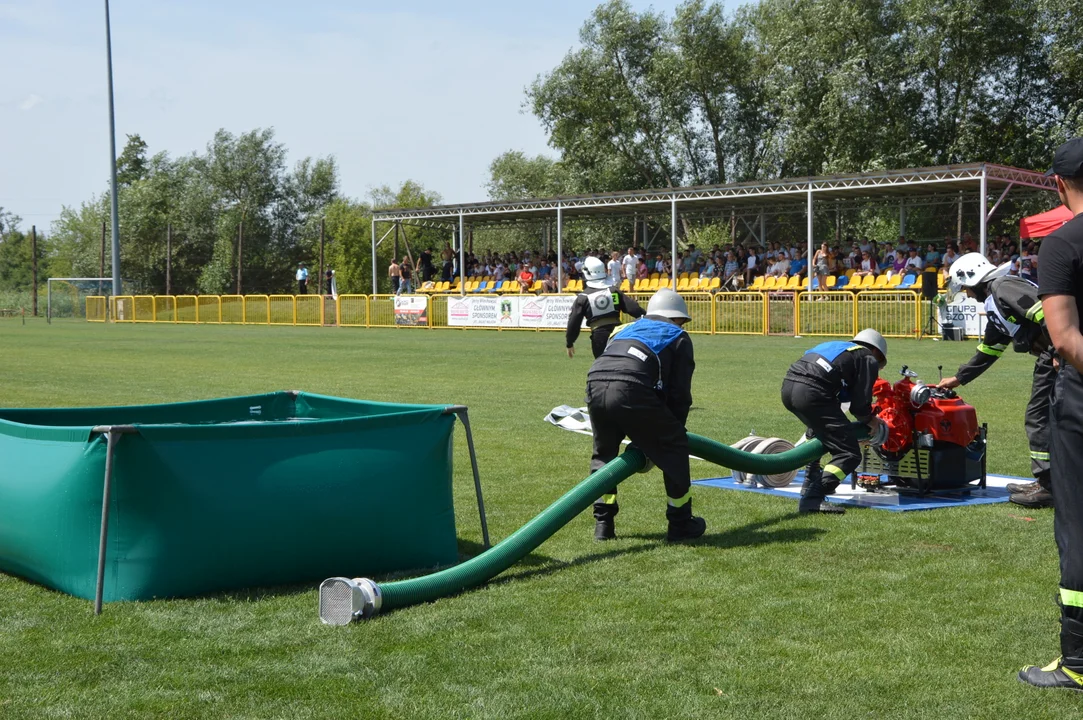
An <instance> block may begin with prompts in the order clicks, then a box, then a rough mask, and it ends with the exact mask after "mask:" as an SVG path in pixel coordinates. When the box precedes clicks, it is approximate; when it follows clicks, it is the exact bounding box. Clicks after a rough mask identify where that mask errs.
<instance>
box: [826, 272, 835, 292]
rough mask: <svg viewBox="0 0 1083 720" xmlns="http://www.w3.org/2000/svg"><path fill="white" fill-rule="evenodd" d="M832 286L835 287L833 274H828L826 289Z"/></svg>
mask: <svg viewBox="0 0 1083 720" xmlns="http://www.w3.org/2000/svg"><path fill="white" fill-rule="evenodd" d="M833 287H835V276H834V275H828V276H827V289H828V290H830V289H831V288H833Z"/></svg>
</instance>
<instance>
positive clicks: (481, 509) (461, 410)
mask: <svg viewBox="0 0 1083 720" xmlns="http://www.w3.org/2000/svg"><path fill="white" fill-rule="evenodd" d="M444 412H445V413H449V412H450V413H455V415H456V416H457V417H458V418H459V420H460V421H461V422H462V424H463V428H464V429H465V430H466V447H467V448H469V450H470V467H471V469H473V471H474V493H475V494H476V495H477V498H478V513H479V514H480V515H481V539H482V541H483V542H484V543H485V549H486V550H488V549H489V523H488V521H486V519H485V500H484V499H483V498H482V496H481V473H480V472H478V456H477V453H476V452H475V451H474V434H473V433H472V432H470V416H469V415H468V414H467V408H466V406H465V405H452V406H450V407H448V408H447V409H445V410H444Z"/></svg>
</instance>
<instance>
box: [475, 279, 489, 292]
mask: <svg viewBox="0 0 1083 720" xmlns="http://www.w3.org/2000/svg"><path fill="white" fill-rule="evenodd" d="M487 287H489V282H488V281H487V280H486V281H483V282H482V283H481V284H480V285H478V289H477V290H475V291H474V292H485V289H486V288H487Z"/></svg>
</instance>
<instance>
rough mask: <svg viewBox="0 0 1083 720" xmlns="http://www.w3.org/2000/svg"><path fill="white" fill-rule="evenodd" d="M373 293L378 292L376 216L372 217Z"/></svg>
mask: <svg viewBox="0 0 1083 720" xmlns="http://www.w3.org/2000/svg"><path fill="white" fill-rule="evenodd" d="M372 294H373V295H375V294H376V218H375V217H373V218H372Z"/></svg>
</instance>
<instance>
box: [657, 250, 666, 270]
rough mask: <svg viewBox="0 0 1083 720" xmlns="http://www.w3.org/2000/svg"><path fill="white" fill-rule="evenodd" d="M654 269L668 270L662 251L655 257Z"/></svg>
mask: <svg viewBox="0 0 1083 720" xmlns="http://www.w3.org/2000/svg"><path fill="white" fill-rule="evenodd" d="M654 271H655V272H656V273H664V272H665V271H666V261H665V259H664V258H663V257H662V254H661V253H658V255H657V256H655V259H654Z"/></svg>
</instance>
